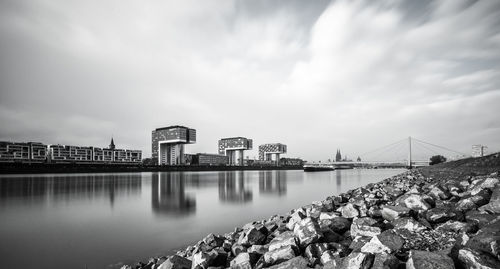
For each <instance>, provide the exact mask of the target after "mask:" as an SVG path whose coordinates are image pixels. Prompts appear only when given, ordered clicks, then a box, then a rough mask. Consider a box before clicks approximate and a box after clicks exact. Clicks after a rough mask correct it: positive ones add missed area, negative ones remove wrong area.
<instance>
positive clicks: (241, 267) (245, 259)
mask: <svg viewBox="0 0 500 269" xmlns="http://www.w3.org/2000/svg"><path fill="white" fill-rule="evenodd" d="M231 269H252V264H251V263H250V254H248V253H246V252H243V253H240V254H238V256H236V257H235V258H234V259H233V260H232V261H231Z"/></svg>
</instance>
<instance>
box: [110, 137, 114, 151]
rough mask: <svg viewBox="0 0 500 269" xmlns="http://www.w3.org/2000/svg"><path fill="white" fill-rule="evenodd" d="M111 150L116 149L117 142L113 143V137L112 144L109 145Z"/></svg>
mask: <svg viewBox="0 0 500 269" xmlns="http://www.w3.org/2000/svg"><path fill="white" fill-rule="evenodd" d="M109 149H115V141H113V137H111V143H110V144H109Z"/></svg>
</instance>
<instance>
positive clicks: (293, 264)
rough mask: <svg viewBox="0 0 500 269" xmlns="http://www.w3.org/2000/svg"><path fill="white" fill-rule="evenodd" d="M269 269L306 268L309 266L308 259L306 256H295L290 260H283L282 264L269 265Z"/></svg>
mask: <svg viewBox="0 0 500 269" xmlns="http://www.w3.org/2000/svg"><path fill="white" fill-rule="evenodd" d="M267 268H268V269H306V268H309V267H308V266H307V260H306V259H304V257H301V256H299V257H295V258H293V259H290V260H288V261H285V262H282V263H280V264H276V265H273V266H271V267H267Z"/></svg>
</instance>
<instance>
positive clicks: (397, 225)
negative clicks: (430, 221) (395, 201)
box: [392, 218, 428, 232]
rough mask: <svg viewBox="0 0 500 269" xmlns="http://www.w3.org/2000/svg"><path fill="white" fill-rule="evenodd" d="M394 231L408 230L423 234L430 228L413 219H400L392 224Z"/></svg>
mask: <svg viewBox="0 0 500 269" xmlns="http://www.w3.org/2000/svg"><path fill="white" fill-rule="evenodd" d="M392 225H394V229H400V230H408V231H410V232H421V231H424V230H427V229H428V228H427V227H426V226H424V225H422V224H421V223H420V222H418V221H416V220H414V219H413V218H400V219H397V220H395V221H393V222H392Z"/></svg>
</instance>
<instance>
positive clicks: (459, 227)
mask: <svg viewBox="0 0 500 269" xmlns="http://www.w3.org/2000/svg"><path fill="white" fill-rule="evenodd" d="M476 227H477V226H476V225H475V224H473V223H469V222H461V221H456V220H449V221H447V222H445V223H442V224H440V225H438V226H436V228H435V229H436V231H448V232H457V233H460V232H467V233H470V232H474V231H475V230H477V229H476Z"/></svg>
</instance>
